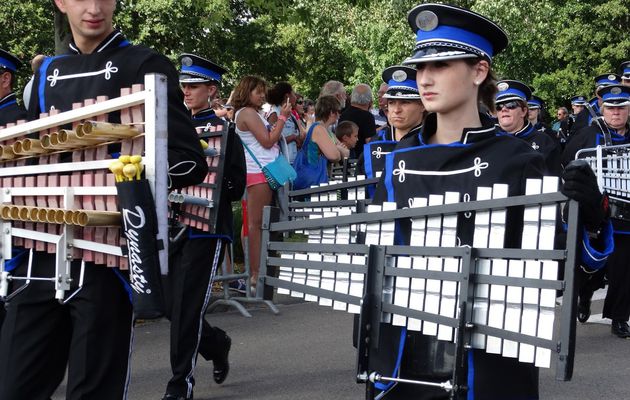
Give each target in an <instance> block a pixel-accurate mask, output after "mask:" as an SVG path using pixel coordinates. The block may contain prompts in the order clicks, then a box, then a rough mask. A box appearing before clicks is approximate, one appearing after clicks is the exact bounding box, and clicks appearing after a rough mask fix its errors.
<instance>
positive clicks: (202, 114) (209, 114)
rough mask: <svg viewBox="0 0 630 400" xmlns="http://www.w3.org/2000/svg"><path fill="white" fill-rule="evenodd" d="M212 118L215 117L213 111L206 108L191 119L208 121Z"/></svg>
mask: <svg viewBox="0 0 630 400" xmlns="http://www.w3.org/2000/svg"><path fill="white" fill-rule="evenodd" d="M212 117H216V115H215V113H214V110H213V109H212V108H206V109H204V110H201V111H199V112H198V113H197V114H195V115H193V116H192V118H193V119H208V118H212Z"/></svg>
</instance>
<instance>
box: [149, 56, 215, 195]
mask: <svg viewBox="0 0 630 400" xmlns="http://www.w3.org/2000/svg"><path fill="white" fill-rule="evenodd" d="M149 73H160V74H164V75H166V78H167V80H168V81H167V90H168V167H169V178H170V179H169V182H170V188H171V189H178V188H182V187H185V186H190V185H195V184H198V183H201V182H202V181H203V180H204V178H205V177H206V175H207V174H208V164H207V163H206V160H205V157H204V155H203V150H202V148H201V145H200V143H199V138H198V136H197V133H196V132H195V128H194V127H193V125H192V122H191V121H190V117H189V116H188V112H187V110H186V108H185V107H184V96H183V94H182V91H181V90H180V88H179V84H178V82H179V81H178V77H177V71H176V70H175V67H174V66H173V65H172V64H171V62H170V61H169V60H168V59H167V58H166V57H163V56H161V55H158V54H155V55H154V56H152V57H149V58H148V60H147V61H146V62H145V63H144V64H143V65H142V66H141V68H140V70H139V71H138V76H137V78H138V80H139V81H140V82H142V81H144V75H146V74H149Z"/></svg>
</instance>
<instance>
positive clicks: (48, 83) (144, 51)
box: [28, 31, 208, 189]
mask: <svg viewBox="0 0 630 400" xmlns="http://www.w3.org/2000/svg"><path fill="white" fill-rule="evenodd" d="M149 73H160V74H164V75H165V76H166V77H167V79H168V83H167V85H168V163H169V172H170V174H169V175H170V183H171V188H174V189H176V188H181V187H185V186H189V185H193V184H196V183H199V182H201V181H202V180H203V179H204V177H205V176H206V174H207V171H208V169H207V164H206V162H205V158H204V155H203V151H202V149H201V145H200V144H199V139H198V138H197V135H196V134H195V129H194V128H193V126H192V124H191V123H190V117H189V114H188V112H187V111H186V108H185V107H184V99H183V94H182V92H181V90H180V88H179V84H178V82H179V81H178V75H177V71H176V70H175V67H174V66H173V64H172V63H171V62H170V61H169V60H168V59H167V58H166V57H164V56H162V55H160V54H158V53H156V52H155V51H154V50H152V49H149V48H148V47H144V46H135V45H132V44H130V43H129V42H128V41H127V40H126V39H125V37H124V36H123V35H122V33H120V32H119V31H114V32H112V33H111V34H110V35H109V36H108V37H107V38H106V39H105V40H103V42H102V43H101V44H100V45H99V46H98V47H97V48H96V50H94V52H93V53H91V54H82V53H81V51H80V50H79V49H78V48H77V47H76V45H75V44H74V43H70V51H69V53H68V54H65V55H61V56H55V57H47V58H46V59H45V60H44V61H43V63H42V65H41V67H40V68H39V70H38V71H37V72H36V74H35V78H34V82H33V89H32V93H31V100H30V105H29V108H28V116H29V119H31V120H33V119H37V118H38V117H39V114H40V113H45V112H48V111H49V110H50V108H51V107H54V108H55V109H57V110H60V111H68V110H71V109H72V103H74V102H79V101H83V100H85V99H91V98H92V99H93V98H96V97H97V96H108V97H109V98H114V97H119V96H120V89H121V88H124V87H131V85H133V84H136V83H144V75H145V74H149ZM109 120H110V122H119V120H120V118H119V116H118V115H116V113H110V116H109Z"/></svg>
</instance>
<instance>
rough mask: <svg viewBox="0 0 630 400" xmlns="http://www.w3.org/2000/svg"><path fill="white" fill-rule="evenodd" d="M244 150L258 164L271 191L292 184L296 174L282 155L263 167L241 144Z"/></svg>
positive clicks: (246, 147) (247, 148) (247, 147)
mask: <svg viewBox="0 0 630 400" xmlns="http://www.w3.org/2000/svg"><path fill="white" fill-rule="evenodd" d="M243 146H244V147H245V150H247V152H248V153H249V155H250V156H252V159H253V160H254V161H255V162H256V164H258V166H259V167H260V170H261V171H262V173H263V175H265V179H266V180H267V183H268V184H269V187H270V188H271V189H272V190H278V188H280V187H282V186H284V185H285V184H286V183H287V182H289V181H290V182H293V181H294V180H295V178H296V177H297V173H296V172H295V170H294V169H293V167H292V166H291V164H289V162H288V161H287V158H286V157H285V156H283V155H282V154H279V155H278V157H277V158H276V159H275V160H273V161H272V162H270V163H269V164H267V165H265V166H264V167H263V166H262V165H261V164H260V161H258V159H257V158H256V156H255V155H254V153H252V151H251V150H250V149H249V146H247V145H246V144H245V143H243Z"/></svg>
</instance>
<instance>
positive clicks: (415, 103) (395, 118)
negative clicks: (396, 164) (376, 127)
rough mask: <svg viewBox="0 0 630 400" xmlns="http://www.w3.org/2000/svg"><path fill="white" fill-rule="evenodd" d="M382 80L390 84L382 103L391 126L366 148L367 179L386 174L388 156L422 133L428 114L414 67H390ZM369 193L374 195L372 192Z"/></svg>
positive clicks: (364, 166) (363, 168)
mask: <svg viewBox="0 0 630 400" xmlns="http://www.w3.org/2000/svg"><path fill="white" fill-rule="evenodd" d="M382 78H383V81H384V82H385V83H386V84H387V85H388V87H387V91H386V92H385V94H384V95H383V100H385V102H386V104H387V110H388V113H387V120H388V125H386V126H385V128H384V129H382V130H381V131H379V132H378V133H377V134H376V136H374V137H373V138H372V140H370V142H369V143H366V144H365V145H363V155H362V156H361V158H360V161H359V170H361V171H364V172H365V176H366V178H368V179H370V178H374V177H376V176H378V175H377V174H380V173H381V172H382V171H383V168H384V167H385V155H386V154H389V152H391V151H392V150H393V149H394V148H396V147H397V146H399V143H398V142H400V141H401V140H402V141H404V140H407V139H408V138H411V137H413V136H414V135H417V134H418V133H419V132H420V128H421V127H422V119H423V118H424V114H425V111H424V106H423V105H422V100H420V94H419V93H418V85H417V84H416V70H415V69H414V68H411V67H408V66H404V65H395V66H392V67H388V68H385V70H384V71H383V74H382ZM370 192H373V189H372V190H370ZM370 194H373V193H370Z"/></svg>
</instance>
